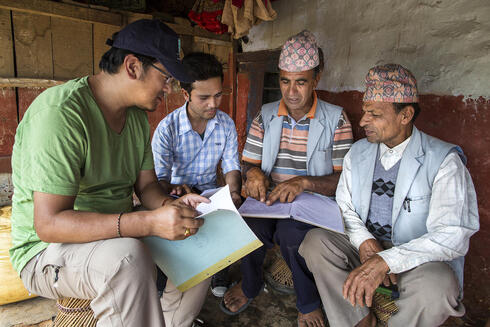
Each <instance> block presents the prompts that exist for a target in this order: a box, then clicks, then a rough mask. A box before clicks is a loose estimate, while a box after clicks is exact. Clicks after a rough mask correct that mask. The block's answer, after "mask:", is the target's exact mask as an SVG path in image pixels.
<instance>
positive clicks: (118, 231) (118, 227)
mask: <svg viewBox="0 0 490 327" xmlns="http://www.w3.org/2000/svg"><path fill="white" fill-rule="evenodd" d="M123 213H124V212H121V213H120V214H119V216H117V237H122V236H121V217H122V215H123Z"/></svg>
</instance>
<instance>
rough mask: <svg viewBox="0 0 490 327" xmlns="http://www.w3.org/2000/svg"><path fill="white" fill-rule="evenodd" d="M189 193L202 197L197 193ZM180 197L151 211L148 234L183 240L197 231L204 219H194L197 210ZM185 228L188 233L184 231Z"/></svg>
mask: <svg viewBox="0 0 490 327" xmlns="http://www.w3.org/2000/svg"><path fill="white" fill-rule="evenodd" d="M189 195H191V196H198V197H200V198H202V197H201V196H199V195H197V194H189ZM189 195H186V196H189ZM186 196H184V197H186ZM181 199H182V198H181ZM181 199H178V200H176V201H173V202H172V203H170V204H167V205H165V206H163V207H160V208H158V209H155V210H153V211H152V212H151V213H152V220H151V224H150V233H149V234H150V235H153V236H159V237H161V238H165V239H167V240H183V239H185V238H186V237H188V236H190V235H194V234H196V233H197V231H198V229H199V227H201V226H202V224H204V219H195V217H196V216H197V215H198V212H197V211H196V210H195V209H194V208H192V207H191V206H189V205H187V204H185V203H184V202H183V201H180V200H181ZM184 201H185V200H184ZM187 229H188V233H186V230H187Z"/></svg>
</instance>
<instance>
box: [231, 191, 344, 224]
mask: <svg viewBox="0 0 490 327" xmlns="http://www.w3.org/2000/svg"><path fill="white" fill-rule="evenodd" d="M238 212H240V214H241V215H242V217H250V218H276V219H284V218H292V219H295V220H298V221H301V222H304V223H307V224H310V225H314V226H317V227H321V228H325V229H328V230H332V231H334V232H338V233H344V221H343V220H342V215H341V213H340V208H339V206H338V205H337V202H335V201H334V200H332V199H330V198H328V197H326V196H324V195H320V194H317V193H306V192H303V193H301V194H300V195H298V196H297V197H296V199H294V201H293V202H291V203H281V202H279V201H276V202H274V203H273V204H272V205H270V206H268V205H266V204H265V203H263V202H260V201H258V200H255V199H253V198H251V197H248V198H247V199H246V200H245V202H243V204H242V206H241V207H240V209H239V210H238Z"/></svg>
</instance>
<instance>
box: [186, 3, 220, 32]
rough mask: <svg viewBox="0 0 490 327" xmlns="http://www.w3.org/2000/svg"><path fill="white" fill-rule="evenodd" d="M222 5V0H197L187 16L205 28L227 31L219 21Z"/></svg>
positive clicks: (212, 30) (214, 30) (213, 30)
mask: <svg viewBox="0 0 490 327" xmlns="http://www.w3.org/2000/svg"><path fill="white" fill-rule="evenodd" d="M224 5H225V3H224V0H197V1H196V2H195V3H194V6H193V7H192V9H191V11H189V14H188V15H187V16H188V17H189V18H190V20H192V21H193V22H195V23H196V24H198V25H199V26H201V27H202V28H204V29H205V30H208V31H210V32H213V33H215V34H223V33H226V32H227V31H228V27H227V26H226V25H224V24H222V23H221V15H222V14H223V8H224Z"/></svg>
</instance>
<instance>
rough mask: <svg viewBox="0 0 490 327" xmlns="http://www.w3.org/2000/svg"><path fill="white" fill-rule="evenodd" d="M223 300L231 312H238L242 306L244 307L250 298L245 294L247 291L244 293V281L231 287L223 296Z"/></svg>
mask: <svg viewBox="0 0 490 327" xmlns="http://www.w3.org/2000/svg"><path fill="white" fill-rule="evenodd" d="M223 301H224V302H225V306H226V307H227V308H228V310H230V311H231V312H237V311H238V310H240V308H241V307H243V306H244V305H245V304H246V303H247V301H248V298H247V297H246V296H245V293H243V290H242V282H240V283H238V284H235V285H233V287H231V288H229V289H228V291H226V293H225V295H224V297H223Z"/></svg>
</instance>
